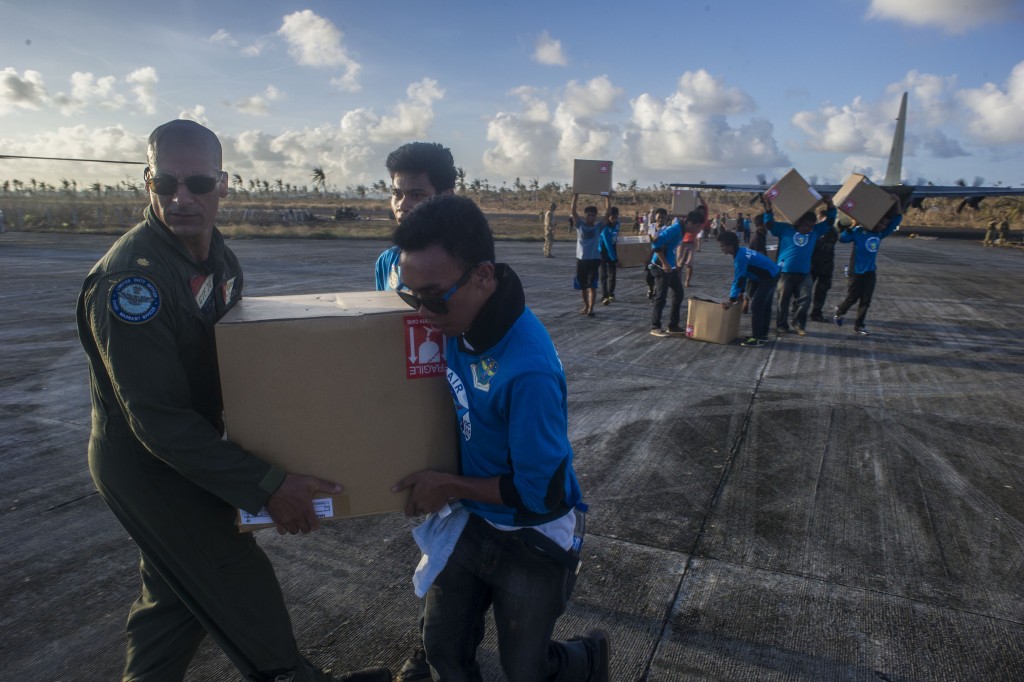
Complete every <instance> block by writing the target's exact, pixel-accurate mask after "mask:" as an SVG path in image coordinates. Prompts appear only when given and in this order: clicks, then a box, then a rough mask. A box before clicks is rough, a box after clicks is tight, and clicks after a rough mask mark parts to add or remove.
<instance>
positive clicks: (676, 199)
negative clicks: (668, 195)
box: [668, 187, 700, 217]
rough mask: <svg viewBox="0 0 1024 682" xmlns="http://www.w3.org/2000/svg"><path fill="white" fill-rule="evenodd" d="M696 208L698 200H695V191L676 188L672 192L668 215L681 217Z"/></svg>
mask: <svg viewBox="0 0 1024 682" xmlns="http://www.w3.org/2000/svg"><path fill="white" fill-rule="evenodd" d="M698 206H700V199H698V198H697V190H695V189H684V188H682V187H676V188H675V189H673V190H672V206H671V207H670V208H669V210H668V213H669V215H673V216H680V217H682V216H685V215H686V214H688V213H689V212H690V211H695V210H697V207H698Z"/></svg>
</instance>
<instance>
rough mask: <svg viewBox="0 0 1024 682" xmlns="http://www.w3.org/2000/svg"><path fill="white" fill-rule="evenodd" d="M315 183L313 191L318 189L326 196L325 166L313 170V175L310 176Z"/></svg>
mask: <svg viewBox="0 0 1024 682" xmlns="http://www.w3.org/2000/svg"><path fill="white" fill-rule="evenodd" d="M310 179H311V180H312V181H313V189H317V190H318V191H319V192H320V194H324V190H325V189H326V188H327V174H326V173H324V169H323V166H316V167H315V168H313V174H312V175H311V176H310Z"/></svg>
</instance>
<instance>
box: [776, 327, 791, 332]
mask: <svg viewBox="0 0 1024 682" xmlns="http://www.w3.org/2000/svg"><path fill="white" fill-rule="evenodd" d="M775 331H777V332H778V333H780V334H788V333H789V327H776V328H775Z"/></svg>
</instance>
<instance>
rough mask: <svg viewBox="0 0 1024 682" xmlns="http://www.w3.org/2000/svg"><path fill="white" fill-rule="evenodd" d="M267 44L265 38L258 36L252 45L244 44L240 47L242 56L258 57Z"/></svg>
mask: <svg viewBox="0 0 1024 682" xmlns="http://www.w3.org/2000/svg"><path fill="white" fill-rule="evenodd" d="M266 46H267V41H266V39H265V38H260V39H259V40H257V41H256V42H255V43H253V44H252V45H246V46H245V47H243V48H242V56H243V57H259V56H260V55H261V54H262V53H263V49H264V48H265V47H266Z"/></svg>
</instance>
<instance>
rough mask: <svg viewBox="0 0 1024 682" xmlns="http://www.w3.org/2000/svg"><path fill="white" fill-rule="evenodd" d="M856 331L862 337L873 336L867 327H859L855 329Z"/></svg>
mask: <svg viewBox="0 0 1024 682" xmlns="http://www.w3.org/2000/svg"><path fill="white" fill-rule="evenodd" d="M854 331H855V332H857V333H858V334H860V335H861V336H871V332H869V331H868V330H867V328H865V327H858V328H857V329H854Z"/></svg>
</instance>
